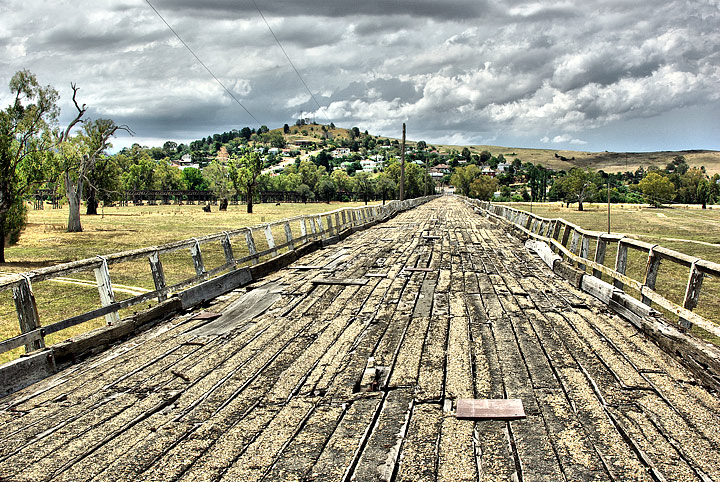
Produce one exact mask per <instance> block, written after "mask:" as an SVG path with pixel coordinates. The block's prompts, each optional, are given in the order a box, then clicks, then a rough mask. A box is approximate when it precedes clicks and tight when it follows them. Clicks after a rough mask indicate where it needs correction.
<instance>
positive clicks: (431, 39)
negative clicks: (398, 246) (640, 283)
mask: <svg viewBox="0 0 720 482" xmlns="http://www.w3.org/2000/svg"><path fill="white" fill-rule="evenodd" d="M8 2H9V4H8V5H7V7H6V8H5V9H4V10H3V14H4V18H3V22H2V23H0V65H2V67H3V69H2V71H3V72H2V73H0V80H2V81H3V83H4V84H5V85H6V84H7V80H8V79H9V76H10V75H11V74H6V72H14V71H16V70H18V69H21V68H29V69H30V70H32V71H34V72H36V73H37V74H38V76H39V78H40V81H41V83H43V84H45V83H51V84H53V85H55V86H56V87H57V88H58V89H59V90H60V91H61V95H62V99H63V102H64V104H63V109H65V110H66V111H67V112H71V111H72V105H71V104H69V92H68V87H67V86H68V85H69V82H71V81H74V82H78V84H79V85H80V86H81V88H82V90H81V93H82V95H83V102H87V103H88V104H89V105H91V106H92V107H94V108H96V111H95V112H97V114H98V115H103V116H109V117H112V118H114V119H116V120H118V121H121V122H123V123H127V124H128V125H131V127H133V129H134V130H135V131H136V132H138V137H141V138H144V139H163V138H168V139H176V140H182V139H183V138H192V137H193V136H195V137H202V136H207V135H208V134H211V133H213V132H217V131H225V130H230V129H232V128H239V127H242V126H245V125H249V126H251V127H258V126H254V125H253V121H252V119H250V118H249V116H247V114H246V113H245V112H244V111H243V110H242V108H240V107H239V106H238V105H237V104H236V103H235V102H234V101H233V100H232V99H230V97H229V96H228V95H227V93H225V92H224V90H223V89H222V88H221V87H220V86H218V85H217V83H216V82H215V81H214V80H213V79H212V78H211V77H210V75H209V74H208V73H207V72H206V71H205V70H204V68H203V67H202V66H201V65H200V64H199V63H198V62H197V60H196V59H195V58H194V57H193V56H192V55H191V54H190V53H189V52H188V51H187V50H186V49H185V48H184V47H183V45H182V44H181V43H180V42H179V41H178V40H177V39H176V38H175V37H174V35H173V34H172V33H171V32H170V31H169V30H168V29H167V27H166V26H165V25H164V24H163V23H162V21H161V20H160V19H159V18H158V17H157V16H156V15H155V13H154V12H153V11H152V10H151V9H150V8H149V7H148V6H147V5H146V4H145V3H144V2H130V1H127V0H125V1H122V2H114V3H113V4H112V6H111V7H106V6H104V5H100V4H98V3H97V2H90V1H88V0H78V2H74V3H72V4H65V3H62V4H61V3H49V2H42V3H40V2H39V1H38V0H23V1H19V0H8ZM153 4H154V5H155V6H156V7H157V8H158V10H159V11H160V12H161V13H162V14H163V16H164V17H165V18H166V20H167V21H168V22H169V23H170V24H171V25H173V27H174V28H175V30H176V31H177V32H178V33H179V34H180V35H181V36H182V37H183V39H184V40H185V41H186V42H187V44H188V45H190V46H191V48H192V49H193V50H194V51H195V52H196V53H197V55H198V56H199V57H200V58H201V59H202V60H203V62H204V63H205V64H206V65H207V66H208V67H210V68H211V70H212V71H213V72H214V73H215V74H216V75H217V77H218V78H219V79H221V81H222V82H223V83H224V84H225V85H226V87H228V89H230V90H231V91H232V92H233V93H234V94H235V95H236V97H237V98H238V99H239V100H240V101H241V102H242V103H243V105H245V106H246V107H247V108H248V109H249V110H250V111H251V112H252V113H253V115H255V116H256V117H257V118H258V120H259V121H260V122H261V123H263V124H267V125H268V126H277V125H282V124H283V123H285V122H288V123H291V122H294V120H295V119H296V118H297V117H300V116H303V117H304V116H310V117H312V116H315V117H316V118H317V119H318V120H319V121H324V120H325V115H327V116H328V117H329V118H330V120H332V121H334V122H335V123H336V124H338V125H343V126H358V127H360V128H361V129H362V130H365V129H368V130H369V131H371V132H374V133H379V134H388V135H397V131H398V126H399V125H401V123H402V122H408V125H409V126H412V129H413V132H417V133H418V135H422V137H424V138H425V139H426V140H428V141H433V140H434V139H440V140H446V141H455V142H460V141H467V142H470V141H472V142H480V141H489V140H498V142H499V141H500V140H501V139H503V138H506V139H513V140H517V139H527V142H528V143H530V144H533V143H537V142H539V141H540V139H544V142H547V143H553V142H555V143H561V142H565V143H574V144H580V143H582V142H583V133H589V132H591V131H592V130H594V129H599V128H601V127H603V126H613V125H617V124H618V123H622V122H626V121H629V120H632V119H638V118H650V117H653V116H655V117H657V116H667V117H668V123H670V122H671V116H670V115H669V113H671V112H673V111H674V110H676V109H678V108H679V107H685V108H687V109H691V110H692V109H694V108H700V107H702V108H705V109H707V108H708V107H707V106H713V105H715V106H717V105H718V104H719V103H720V91H718V89H717V85H719V84H720V51H718V49H717V45H720V10H718V7H717V5H716V4H715V3H714V2H710V1H707V2H703V1H700V0H688V1H687V2H676V1H666V0H650V1H649V2H635V1H632V0H607V1H603V2H580V1H579V0H539V1H522V0H517V1H516V0H508V1H500V0H487V1H480V2H478V1H470V0H462V1H461V0H451V1H449V2H438V1H436V0H435V1H432V2H431V1H428V0H421V1H409V0H408V1H370V2H358V1H349V0H339V1H333V2H329V1H323V2H319V1H306V2H297V1H290V0H280V1H272V2H259V5H260V8H261V9H262V11H263V13H264V14H265V16H266V18H267V20H268V22H269V23H270V25H271V26H272V28H273V30H274V31H275V33H276V35H277V36H278V38H279V39H280V41H281V42H282V44H283V47H284V48H285V50H286V52H287V53H288V55H290V57H291V58H292V60H293V62H294V64H295V65H296V67H297V68H298V70H299V71H300V72H301V74H302V76H303V79H304V80H305V82H306V83H307V84H308V85H309V86H310V88H311V89H312V91H313V93H314V94H315V98H316V99H317V100H318V101H319V102H320V104H321V105H322V106H323V109H319V108H318V106H317V105H316V104H315V102H314V101H313V100H312V99H311V98H310V96H309V95H308V93H307V91H306V90H305V88H304V86H303V85H302V83H301V82H300V81H299V79H298V78H297V76H296V74H295V72H294V71H293V69H292V67H290V66H289V65H288V62H287V59H286V58H285V56H284V54H283V53H282V51H281V50H280V49H279V47H278V46H277V45H276V43H275V40H274V39H273V37H272V35H271V34H270V32H269V31H268V29H267V27H266V25H265V23H264V22H263V21H262V19H261V18H260V16H259V14H258V12H257V10H256V9H255V7H254V5H253V3H252V2H251V1H249V0H211V1H208V2H196V1H190V0H180V1H170V0H153ZM0 8H2V7H0ZM37 12H42V14H40V15H38V14H37ZM0 98H4V97H3V96H2V95H0ZM653 118H654V117H653ZM687 118H688V119H691V118H692V117H691V116H690V115H688V116H687ZM698 129H701V130H703V129H704V130H705V131H707V132H708V135H707V137H708V138H709V139H710V138H714V137H712V136H713V134H711V133H709V130H708V128H707V127H704V126H703V125H701V124H698ZM667 130H670V131H671V130H672V129H671V128H670V127H669V128H668V129H667ZM609 131H613V130H612V129H610V130H609ZM617 131H620V129H615V130H614V132H617ZM193 132H196V133H197V134H196V135H194V134H192V133H193ZM595 137H596V138H597V137H599V136H595ZM123 142H124V141H123ZM685 147H706V146H685ZM598 148H602V149H605V148H607V146H598Z"/></svg>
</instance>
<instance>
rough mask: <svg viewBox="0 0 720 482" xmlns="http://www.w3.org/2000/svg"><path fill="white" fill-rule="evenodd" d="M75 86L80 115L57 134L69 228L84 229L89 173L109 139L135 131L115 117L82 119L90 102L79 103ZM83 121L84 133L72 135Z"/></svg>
mask: <svg viewBox="0 0 720 482" xmlns="http://www.w3.org/2000/svg"><path fill="white" fill-rule="evenodd" d="M71 87H72V89H73V104H75V108H76V109H77V115H76V116H75V118H74V119H73V120H72V121H71V122H70V123H69V124H68V126H67V127H66V128H65V130H64V131H63V132H61V133H60V134H59V136H58V145H59V146H60V152H61V157H62V175H63V180H64V181H65V192H66V195H67V199H68V204H69V208H70V211H69V215H68V232H71V233H74V232H81V231H82V224H81V222H80V203H81V201H82V197H83V187H84V185H85V183H86V181H87V180H88V175H89V174H90V173H91V172H92V170H93V169H94V168H95V166H96V164H97V161H98V159H100V158H101V156H102V155H103V153H104V152H105V151H106V150H107V149H108V148H109V147H110V139H111V138H112V137H114V136H115V134H116V133H117V132H118V131H125V132H127V133H129V134H130V135H132V134H133V131H132V130H131V129H130V128H129V127H128V126H126V125H118V124H116V123H115V121H113V120H112V119H95V120H91V119H83V117H84V115H85V113H86V112H87V106H86V105H85V104H83V105H82V106H80V105H79V104H78V102H77V92H78V90H79V88H78V87H77V86H76V85H75V84H71ZM78 124H82V125H83V130H82V133H80V134H78V135H76V136H72V135H71V132H72V129H73V128H74V127H75V126H76V125H78Z"/></svg>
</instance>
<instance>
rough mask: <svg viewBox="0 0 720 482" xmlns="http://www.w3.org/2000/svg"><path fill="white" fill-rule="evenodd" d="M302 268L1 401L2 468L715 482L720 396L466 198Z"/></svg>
mask: <svg viewBox="0 0 720 482" xmlns="http://www.w3.org/2000/svg"><path fill="white" fill-rule="evenodd" d="M299 264H302V265H304V267H303V268H297V267H296V268H292V267H291V268H287V269H284V270H281V271H279V272H277V273H275V274H273V275H272V276H269V277H268V278H266V279H264V280H262V281H261V282H257V283H255V284H254V285H252V286H251V287H250V288H251V290H247V289H245V290H242V292H237V293H232V294H230V295H228V296H225V297H223V298H222V299H219V300H217V301H216V302H215V304H214V305H213V306H211V307H210V308H208V309H209V310H210V311H218V312H220V311H223V312H224V313H225V315H224V316H223V317H221V318H219V319H218V320H214V321H208V320H207V319H198V318H194V317H193V316H194V315H196V314H197V313H189V314H186V315H183V316H180V317H177V318H175V319H173V320H171V321H169V322H166V323H164V324H162V325H159V326H157V327H155V328H153V329H152V330H150V331H148V332H145V333H143V334H142V335H140V336H138V337H135V338H133V339H132V340H129V341H127V342H125V343H123V344H121V345H118V346H116V347H114V348H113V349H111V350H109V351H106V352H104V353H102V354H99V355H97V356H95V357H93V358H91V359H89V360H86V361H84V362H82V363H79V364H77V365H75V366H73V367H71V368H70V369H67V370H65V371H64V372H61V373H59V374H57V375H55V376H53V377H51V378H49V379H46V380H44V381H43V382H41V383H39V384H36V385H34V386H31V387H28V388H27V389H25V390H23V391H21V392H18V393H16V394H14V395H12V396H9V397H7V398H5V399H2V400H0V423H2V431H1V432H0V480H6V481H20V480H33V481H41V480H43V481H44V480H58V481H60V480H62V481H73V482H76V481H87V480H93V481H118V480H123V481H164V480H167V481H175V480H179V481H201V480H202V481H211V480H238V481H255V480H267V481H349V480H358V481H364V480H396V481H417V482H420V481H435V480H438V481H466V480H467V481H470V480H513V476H514V475H515V476H516V477H517V479H516V480H520V481H535V480H537V481H563V480H566V481H590V480H612V481H630V480H648V481H651V480H656V481H657V480H667V481H690V480H700V481H707V480H715V481H720V460H719V459H718V454H720V430H718V427H720V423H719V422H720V402H719V401H718V399H717V398H715V397H714V396H713V395H711V394H709V393H708V392H707V391H705V390H704V389H702V388H701V387H699V386H698V385H697V384H696V383H695V382H694V381H693V379H692V377H691V376H690V374H689V373H688V372H687V371H686V370H685V369H683V368H682V367H681V366H680V365H679V364H678V363H677V362H675V361H674V360H673V359H672V358H670V357H669V356H668V355H666V354H665V353H663V352H662V351H661V350H659V349H658V348H657V347H656V346H655V345H653V344H652V343H650V342H648V341H647V340H645V339H644V338H643V336H642V335H639V334H638V333H637V332H636V331H635V330H634V328H633V327H632V326H631V325H630V324H629V323H627V322H625V321H623V320H621V319H620V318H618V317H617V316H616V315H614V314H612V313H610V312H608V311H607V309H605V308H604V307H603V306H602V305H600V304H599V303H598V302H596V301H594V300H593V299H591V298H589V297H587V296H585V295H584V294H582V293H580V292H578V291H576V290H574V289H573V288H572V287H570V286H569V285H568V284H567V283H565V282H564V281H561V280H559V279H558V278H557V277H556V276H555V275H554V274H553V273H552V272H551V271H549V270H548V269H547V268H546V267H545V265H544V264H542V262H540V261H539V260H537V259H536V258H534V257H533V255H531V254H530V253H529V252H527V251H526V250H525V249H524V248H523V246H522V244H521V243H519V242H518V241H517V240H514V239H512V238H510V237H509V236H508V235H506V234H505V233H504V232H503V231H502V230H500V229H499V228H498V227H497V226H496V225H495V224H492V223H491V222H489V221H488V220H486V219H484V218H482V217H480V216H477V215H475V214H473V213H472V211H471V210H470V209H469V208H467V207H465V206H464V205H463V204H461V203H460V202H459V201H457V200H452V199H448V198H441V199H438V200H435V201H433V202H431V203H429V204H427V205H424V206H421V207H419V208H417V209H414V210H412V211H410V212H407V213H404V214H401V215H399V216H397V217H396V218H394V219H393V220H391V221H389V222H387V223H385V224H381V225H378V226H375V227H374V228H371V229H368V230H366V231H363V232H361V233H356V234H355V235H353V236H351V237H349V238H347V239H346V240H345V241H343V242H342V243H340V244H336V245H332V246H329V247H327V248H325V249H322V250H320V251H317V252H315V253H313V254H311V255H308V256H306V257H305V258H303V259H302V260H301V261H300V262H299V263H298V265H299ZM408 268H415V269H414V270H412V269H408ZM417 268H421V269H417ZM246 292H247V293H246ZM263 310H265V311H263ZM370 357H373V358H374V365H375V366H376V367H379V371H378V373H379V380H378V382H377V383H367V384H366V385H363V381H362V379H363V374H364V372H365V370H366V368H367V366H368V359H369V358H370ZM367 381H368V380H367V379H366V380H365V382H367ZM370 382H372V380H370ZM365 388H369V389H370V390H373V389H375V390H374V391H364V390H363V389H365ZM459 398H520V399H522V402H523V404H524V407H525V411H526V413H527V418H526V419H524V420H518V421H511V422H507V421H498V420H490V421H473V420H459V419H456V418H455V416H454V408H455V401H456V400H457V399H459Z"/></svg>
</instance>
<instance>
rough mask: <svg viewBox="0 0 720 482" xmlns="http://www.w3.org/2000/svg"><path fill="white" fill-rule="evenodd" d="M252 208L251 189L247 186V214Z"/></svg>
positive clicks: (250, 212)
mask: <svg viewBox="0 0 720 482" xmlns="http://www.w3.org/2000/svg"><path fill="white" fill-rule="evenodd" d="M252 208H253V189H252V187H251V186H248V191H247V212H248V214H252Z"/></svg>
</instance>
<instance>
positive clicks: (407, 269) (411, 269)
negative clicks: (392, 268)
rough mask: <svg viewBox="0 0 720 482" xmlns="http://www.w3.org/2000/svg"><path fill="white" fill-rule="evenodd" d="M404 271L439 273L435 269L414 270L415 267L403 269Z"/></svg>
mask: <svg viewBox="0 0 720 482" xmlns="http://www.w3.org/2000/svg"><path fill="white" fill-rule="evenodd" d="M403 271H419V272H422V273H432V272H433V271H437V270H436V269H435V268H414V267H408V268H403Z"/></svg>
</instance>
